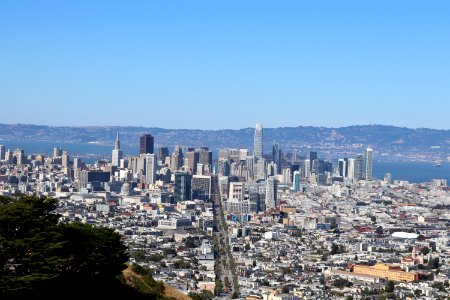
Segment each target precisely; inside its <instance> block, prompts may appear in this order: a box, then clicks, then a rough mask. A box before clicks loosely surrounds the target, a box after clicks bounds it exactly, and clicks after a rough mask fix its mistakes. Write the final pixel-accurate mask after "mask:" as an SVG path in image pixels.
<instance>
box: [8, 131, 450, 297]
mask: <svg viewBox="0 0 450 300" xmlns="http://www.w3.org/2000/svg"><path fill="white" fill-rule="evenodd" d="M161 143H163V141H161ZM263 149H264V148H263V128H262V125H261V124H257V125H256V128H255V134H254V147H253V149H252V151H250V150H249V149H220V150H219V152H218V158H217V159H214V160H213V155H212V151H210V149H209V148H208V147H198V148H190V147H181V146H176V147H175V149H174V151H173V153H172V154H170V153H169V148H167V147H159V148H157V149H156V151H155V147H154V138H153V137H152V136H151V135H150V134H143V135H142V136H141V137H140V149H139V150H140V155H139V156H126V155H124V153H123V152H122V150H121V148H120V138H119V134H118V135H117V138H116V142H115V145H114V150H112V158H111V160H110V161H108V160H99V161H96V162H95V163H92V164H86V163H84V162H83V161H82V160H81V159H80V158H74V159H73V160H71V159H70V153H68V151H66V150H63V149H60V148H58V147H56V148H55V149H54V153H53V156H52V157H45V156H44V155H42V154H28V155H26V154H25V153H24V151H23V150H21V149H15V150H12V151H11V150H10V149H6V148H5V146H3V145H0V160H1V162H0V195H16V194H21V193H22V194H29V195H36V196H48V197H53V198H57V199H59V205H58V208H57V213H59V214H60V215H61V221H64V222H73V221H80V222H83V223H88V224H92V225H94V226H106V227H109V228H114V229H115V230H116V231H117V232H119V233H120V234H121V235H122V236H123V241H124V243H125V244H126V245H127V247H128V251H129V254H130V263H132V264H139V265H141V266H143V267H146V268H149V269H150V270H151V271H152V275H153V277H154V278H155V279H156V280H159V281H163V282H164V283H166V284H168V285H171V286H172V287H174V288H176V289H178V290H180V291H182V292H183V293H185V294H188V293H201V292H202V291H209V292H211V293H213V294H214V295H215V296H216V297H217V298H220V299H231V298H240V299H246V300H260V299H261V300H296V299H449V293H450V288H449V279H450V247H449V246H450V193H449V190H448V188H447V182H446V180H443V179H434V180H433V181H432V182H428V183H420V184H412V183H409V182H406V181H400V180H394V181H393V180H392V179H391V177H390V175H389V174H386V176H385V177H384V178H383V179H377V178H373V176H372V165H373V157H374V150H373V149H372V148H371V147H367V149H366V151H365V153H361V155H356V156H355V157H351V158H350V157H349V158H342V159H339V160H336V161H326V160H323V159H321V157H320V155H318V153H317V152H314V151H311V152H310V153H308V154H307V155H303V156H302V155H300V154H299V155H289V156H288V155H284V154H283V152H282V150H281V148H280V146H279V145H277V144H275V143H273V146H272V152H271V153H263Z"/></svg>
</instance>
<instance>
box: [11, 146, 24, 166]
mask: <svg viewBox="0 0 450 300" xmlns="http://www.w3.org/2000/svg"><path fill="white" fill-rule="evenodd" d="M14 157H15V158H16V164H17V165H18V166H21V165H23V164H25V154H24V151H23V150H22V149H15V150H14Z"/></svg>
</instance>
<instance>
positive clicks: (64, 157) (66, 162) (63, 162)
mask: <svg viewBox="0 0 450 300" xmlns="http://www.w3.org/2000/svg"><path fill="white" fill-rule="evenodd" d="M69 164H70V157H69V152H67V150H63V152H62V156H61V165H62V166H63V167H64V168H68V167H69Z"/></svg>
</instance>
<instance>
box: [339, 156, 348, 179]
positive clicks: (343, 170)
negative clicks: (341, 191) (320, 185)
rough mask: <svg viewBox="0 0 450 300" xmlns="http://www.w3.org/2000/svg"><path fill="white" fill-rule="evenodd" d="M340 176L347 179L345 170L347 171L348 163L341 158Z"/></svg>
mask: <svg viewBox="0 0 450 300" xmlns="http://www.w3.org/2000/svg"><path fill="white" fill-rule="evenodd" d="M338 168H339V176H341V177H347V176H346V175H347V174H346V172H345V170H346V169H347V162H346V161H345V160H344V159H343V158H341V159H339V160H338Z"/></svg>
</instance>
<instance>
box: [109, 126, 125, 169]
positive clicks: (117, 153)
mask: <svg viewBox="0 0 450 300" xmlns="http://www.w3.org/2000/svg"><path fill="white" fill-rule="evenodd" d="M122 158H123V152H122V150H120V139H119V133H117V136H116V141H115V143H114V150H113V151H112V165H113V166H114V167H118V166H119V165H120V160H121V159H122Z"/></svg>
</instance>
